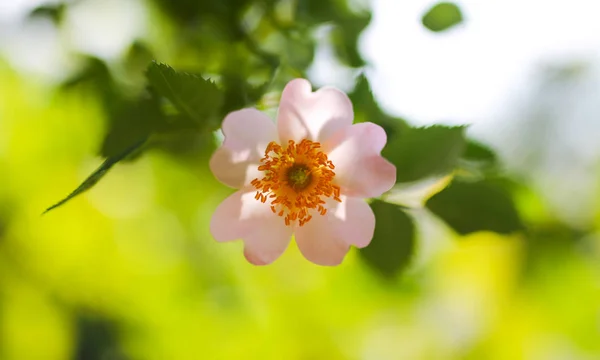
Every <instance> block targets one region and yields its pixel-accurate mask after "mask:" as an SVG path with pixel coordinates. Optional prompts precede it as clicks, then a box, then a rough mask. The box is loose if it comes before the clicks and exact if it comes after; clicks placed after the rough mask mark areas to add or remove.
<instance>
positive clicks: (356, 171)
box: [323, 122, 396, 198]
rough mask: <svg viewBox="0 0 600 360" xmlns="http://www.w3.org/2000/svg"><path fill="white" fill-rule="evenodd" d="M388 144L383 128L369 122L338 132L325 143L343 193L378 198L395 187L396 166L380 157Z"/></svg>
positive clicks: (324, 145) (324, 147)
mask: <svg viewBox="0 0 600 360" xmlns="http://www.w3.org/2000/svg"><path fill="white" fill-rule="evenodd" d="M386 141H387V136H386V134H385V131H384V130H383V128H381V126H379V125H376V124H373V123H369V122H366V123H360V124H354V125H352V126H350V127H347V128H344V129H342V130H340V131H338V132H336V133H335V134H334V135H333V136H332V137H331V138H329V139H328V140H327V141H326V142H325V143H324V144H323V149H324V151H325V152H326V153H327V156H328V157H329V160H331V162H332V163H333V164H334V165H335V170H334V171H335V181H336V183H337V184H338V185H340V187H341V190H342V191H341V192H342V194H344V195H347V196H352V197H361V198H370V197H377V196H380V195H381V194H383V193H384V192H386V191H388V190H390V189H391V188H392V187H393V186H394V184H395V183H396V167H395V166H394V165H393V164H391V163H390V162H389V161H387V160H386V159H384V158H383V157H382V156H381V155H380V153H381V150H382V149H383V147H384V146H385V143H386Z"/></svg>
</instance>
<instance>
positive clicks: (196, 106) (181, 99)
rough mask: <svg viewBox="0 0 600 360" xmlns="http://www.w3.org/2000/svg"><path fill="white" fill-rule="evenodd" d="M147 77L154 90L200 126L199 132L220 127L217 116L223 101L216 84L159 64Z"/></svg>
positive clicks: (153, 67)
mask: <svg viewBox="0 0 600 360" xmlns="http://www.w3.org/2000/svg"><path fill="white" fill-rule="evenodd" d="M146 76H147V78H148V81H149V82H150V85H151V86H152V87H153V89H154V90H155V91H156V92H157V93H158V94H160V95H162V96H164V97H165V98H167V99H169V101H171V102H172V103H173V105H174V106H175V107H176V108H177V109H178V110H179V111H180V112H181V113H182V114H184V115H186V116H188V117H189V118H190V119H191V120H193V121H194V122H195V123H196V124H198V126H199V130H204V131H212V130H216V129H217V128H218V127H219V125H220V119H219V121H217V120H216V117H215V115H216V114H217V112H218V111H219V110H220V108H221V105H222V104H223V100H224V99H223V93H222V92H221V91H220V90H219V88H218V87H217V85H216V84H215V83H214V82H212V81H210V80H206V79H203V78H202V77H200V76H198V75H193V74H188V73H182V72H177V71H175V70H174V69H173V68H171V67H170V66H168V65H165V64H159V63H156V62H153V63H152V64H151V65H150V67H149V68H148V71H147V72H146Z"/></svg>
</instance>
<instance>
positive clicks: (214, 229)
mask: <svg viewBox="0 0 600 360" xmlns="http://www.w3.org/2000/svg"><path fill="white" fill-rule="evenodd" d="M255 193H256V192H255V191H254V190H253V189H249V188H245V189H242V190H239V191H237V192H235V193H234V194H232V195H230V196H229V197H228V198H227V199H225V200H224V201H223V202H222V203H221V204H220V205H219V206H218V207H217V209H216V210H215V213H214V214H213V217H212V219H211V222H210V232H211V234H212V236H213V237H214V238H215V240H216V241H219V242H225V241H232V240H236V239H242V240H243V241H244V246H245V247H244V255H245V256H246V258H247V259H248V261H250V262H251V263H253V264H255V265H266V264H270V263H271V262H273V261H274V260H275V259H277V258H278V257H279V256H281V254H283V252H284V251H285V249H286V248H287V246H288V244H289V242H290V238H291V236H292V228H291V227H289V226H286V225H285V222H284V221H283V218H281V217H279V216H277V215H276V214H274V213H273V212H272V211H271V209H270V206H269V204H268V203H266V204H263V203H261V202H260V201H258V200H256V199H254V195H255Z"/></svg>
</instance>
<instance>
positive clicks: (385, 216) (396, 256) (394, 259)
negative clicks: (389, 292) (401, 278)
mask: <svg viewBox="0 0 600 360" xmlns="http://www.w3.org/2000/svg"><path fill="white" fill-rule="evenodd" d="M371 208H372V209H373V212H374V213H375V219H376V223H375V234H374V235H373V240H372V241H371V244H370V245H369V246H367V247H366V248H363V249H360V255H361V256H362V258H363V259H364V260H365V261H366V262H367V263H368V264H369V265H370V266H372V267H373V268H374V269H375V270H377V271H378V272H379V273H381V274H382V275H383V276H385V277H394V276H396V275H397V274H399V273H400V272H401V271H402V270H404V269H406V267H407V266H408V265H409V263H410V261H411V258H412V255H413V253H414V250H415V226H414V224H413V221H412V219H411V218H410V217H409V216H408V215H407V214H406V213H405V212H404V211H402V210H401V209H400V208H399V207H398V206H396V205H392V204H388V203H386V202H383V201H379V200H375V201H374V202H373V203H371Z"/></svg>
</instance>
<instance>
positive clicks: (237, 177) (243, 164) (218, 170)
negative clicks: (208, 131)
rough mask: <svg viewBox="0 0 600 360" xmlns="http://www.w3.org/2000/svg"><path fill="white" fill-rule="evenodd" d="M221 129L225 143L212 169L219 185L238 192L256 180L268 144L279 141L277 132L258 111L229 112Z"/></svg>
mask: <svg viewBox="0 0 600 360" xmlns="http://www.w3.org/2000/svg"><path fill="white" fill-rule="evenodd" d="M221 129H222V131H223V135H224V136H225V140H224V141H223V145H222V146H221V147H220V148H219V149H217V151H215V153H214V154H213V156H212V157H211V159H210V162H209V165H210V169H211V171H212V172H213V174H214V176H215V177H216V178H217V179H218V180H219V181H220V182H222V183H223V184H225V185H227V186H230V187H233V188H236V189H239V188H241V187H243V186H244V185H247V184H249V183H250V181H252V180H253V179H254V178H255V177H256V176H255V174H256V171H257V170H256V168H257V167H258V163H259V162H260V159H261V158H262V156H263V155H264V151H265V149H266V147H267V145H268V144H269V142H271V141H273V140H277V129H276V127H275V124H274V123H273V121H272V120H271V119H270V118H269V117H268V116H267V115H266V114H263V113H262V112H260V111H258V110H256V109H242V110H238V111H234V112H231V113H229V115H227V116H226V117H225V120H223V125H222V127H221Z"/></svg>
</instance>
